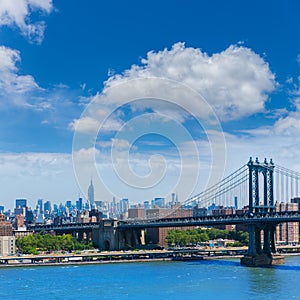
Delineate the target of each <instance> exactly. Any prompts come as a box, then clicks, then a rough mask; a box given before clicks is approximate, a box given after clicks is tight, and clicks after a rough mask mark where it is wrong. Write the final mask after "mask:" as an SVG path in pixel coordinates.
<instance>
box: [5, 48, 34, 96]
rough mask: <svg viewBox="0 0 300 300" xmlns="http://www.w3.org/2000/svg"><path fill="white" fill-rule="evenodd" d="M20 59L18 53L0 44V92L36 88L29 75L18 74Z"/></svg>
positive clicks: (24, 91) (20, 92)
mask: <svg viewBox="0 0 300 300" xmlns="http://www.w3.org/2000/svg"><path fill="white" fill-rule="evenodd" d="M20 61H21V58H20V53H19V51H17V50H13V49H10V48H7V47H4V46H0V93H1V94H3V93H5V94H8V93H14V94H22V93H26V92H29V91H32V90H35V89H37V88H38V84H37V83H36V82H35V80H34V78H33V77H32V76H31V75H19V74H18V72H19V70H18V67H17V64H18V63H19V62H20Z"/></svg>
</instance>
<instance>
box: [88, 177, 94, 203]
mask: <svg viewBox="0 0 300 300" xmlns="http://www.w3.org/2000/svg"><path fill="white" fill-rule="evenodd" d="M88 200H89V204H90V206H91V208H93V206H94V205H95V194H94V186H93V181H92V179H91V183H90V186H89V189H88Z"/></svg>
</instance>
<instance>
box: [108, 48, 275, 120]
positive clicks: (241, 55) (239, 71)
mask: <svg viewBox="0 0 300 300" xmlns="http://www.w3.org/2000/svg"><path fill="white" fill-rule="evenodd" d="M141 63H142V65H141V66H137V65H133V66H132V67H131V68H130V69H129V70H126V71H125V72H124V73H123V74H122V75H115V76H112V77H110V78H109V79H108V81H107V82H106V84H105V89H104V93H109V89H110V88H112V87H116V86H117V85H119V84H122V83H124V81H129V80H133V79H136V78H149V77H158V78H167V79H170V80H173V81H175V82H180V83H183V84H186V85H187V86H189V87H191V88H193V89H194V90H195V91H197V92H199V93H200V94H201V95H202V96H203V97H204V98H205V100H206V101H207V102H208V103H209V104H210V105H212V106H213V107H214V109H215V110H216V111H217V112H218V116H219V117H220V118H221V119H222V120H231V119H239V118H242V117H244V116H248V115H251V114H253V113H256V112H262V111H263V110H264V106H265V103H266V101H267V100H268V96H269V94H270V93H271V92H273V91H274V90H275V88H276V81H275V75H274V74H273V73H272V72H271V70H270V68H269V65H268V63H267V62H266V61H265V60H264V59H263V58H262V57H260V56H259V55H258V54H256V53H255V52H253V51H252V50H251V49H249V48H246V47H242V46H235V45H231V46H230V47H228V48H227V49H226V50H224V51H222V52H220V53H215V54H212V55H208V54H207V53H205V52H202V51H201V50H200V49H197V48H191V47H189V48H188V47H185V44H184V43H176V44H174V45H173V47H172V48H171V49H170V50H168V49H164V50H163V51H158V52H154V51H151V52H149V53H148V54H147V57H146V58H145V59H142V61H141ZM133 85H134V82H133ZM141 88H143V89H147V88H148V89H154V88H156V89H158V90H160V89H161V87H160V86H156V87H151V86H142V85H141V84H139V85H137V86H133V89H132V91H130V90H127V91H124V93H125V94H126V93H130V92H131V93H132V95H134V91H135V89H141ZM161 94H162V95H165V94H166V93H165V91H161ZM169 95H170V96H172V90H170V91H169ZM182 96H183V98H182V100H181V101H182V102H187V101H189V99H186V98H184V95H182ZM120 97H121V95H119V98H120ZM117 99H118V98H114V100H112V101H118V100H117ZM198 104H199V103H198ZM195 105H197V103H196V104H195Z"/></svg>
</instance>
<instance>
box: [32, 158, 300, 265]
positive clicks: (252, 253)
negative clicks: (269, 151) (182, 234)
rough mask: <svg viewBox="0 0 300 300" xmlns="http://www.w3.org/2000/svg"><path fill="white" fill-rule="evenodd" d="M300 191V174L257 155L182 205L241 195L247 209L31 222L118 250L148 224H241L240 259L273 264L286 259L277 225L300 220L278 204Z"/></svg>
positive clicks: (227, 203)
mask: <svg viewBox="0 0 300 300" xmlns="http://www.w3.org/2000/svg"><path fill="white" fill-rule="evenodd" d="M299 193H300V173H299V172H296V171H293V170H290V169H287V168H285V167H283V166H280V165H277V164H275V163H274V162H273V161H272V159H271V160H270V161H267V160H266V159H265V160H264V161H263V162H260V161H259V160H258V158H256V159H255V160H253V159H252V158H250V160H249V162H248V163H247V164H245V165H243V166H242V167H240V168H239V169H238V170H236V171H235V172H233V173H232V174H230V175H228V176H227V177H226V178H224V179H222V180H221V181H220V182H218V183H216V184H214V185H213V186H211V187H209V188H208V189H206V190H204V191H202V192H201V193H199V194H197V195H194V196H193V197H191V198H189V199H187V200H186V201H185V202H184V203H183V205H189V204H193V205H194V204H195V203H196V204H198V206H199V207H208V206H211V205H215V206H223V207H234V206H237V203H236V200H234V199H238V206H239V207H244V208H246V209H245V212H244V213H239V214H238V213H236V214H232V215H217V216H216V215H205V216H193V217H175V216H176V214H174V211H173V212H172V211H171V212H170V211H169V212H168V213H167V214H164V215H161V214H159V215H156V216H151V218H139V219H127V220H103V221H102V222H100V223H99V224H94V223H90V224H80V223H77V224H62V225H33V226H32V230H34V231H36V232H39V231H51V230H52V231H56V232H57V233H59V232H60V233H62V232H74V231H77V232H79V231H80V230H91V231H94V232H95V231H97V234H96V236H97V237H96V239H98V241H99V243H98V244H99V245H100V248H101V245H103V244H105V243H106V244H108V245H109V248H110V249H115V250H117V249H122V246H123V245H124V244H128V243H131V244H132V246H135V245H138V244H139V243H140V236H141V232H142V231H143V230H145V229H147V228H162V227H167V228H171V227H177V228H178V227H190V226H215V225H230V224H231V225H237V224H243V225H247V228H248V233H249V244H248V252H247V255H245V257H244V258H243V259H242V260H241V263H242V264H245V265H248V266H260V265H273V264H280V263H283V261H284V259H283V257H280V256H279V255H277V254H276V247H275V231H276V226H277V225H278V224H280V223H285V222H300V211H299V208H298V210H296V211H294V210H288V209H278V207H280V205H282V204H284V203H285V204H287V203H290V201H291V199H295V200H299V199H297V198H299V197H300V194H299ZM282 207H288V206H284V205H283V206H282ZM102 248H104V247H102Z"/></svg>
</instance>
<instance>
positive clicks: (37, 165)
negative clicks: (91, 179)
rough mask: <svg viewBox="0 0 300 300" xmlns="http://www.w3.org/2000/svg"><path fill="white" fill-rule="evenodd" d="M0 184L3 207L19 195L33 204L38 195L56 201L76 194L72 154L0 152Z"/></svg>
mask: <svg viewBox="0 0 300 300" xmlns="http://www.w3.org/2000/svg"><path fill="white" fill-rule="evenodd" d="M0 185H1V194H2V197H1V204H2V205H5V207H6V208H13V207H14V200H15V199H16V198H19V197H21V198H27V199H29V200H30V205H32V206H33V207H35V205H36V201H37V199H38V198H44V199H46V200H51V201H52V202H53V203H57V202H58V203H59V202H60V201H62V202H64V201H66V200H71V199H72V200H73V201H75V199H76V197H77V195H78V189H77V184H76V181H75V179H74V173H73V167H72V157H71V155H70V154H63V153H0ZM4 195H5V196H4Z"/></svg>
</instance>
